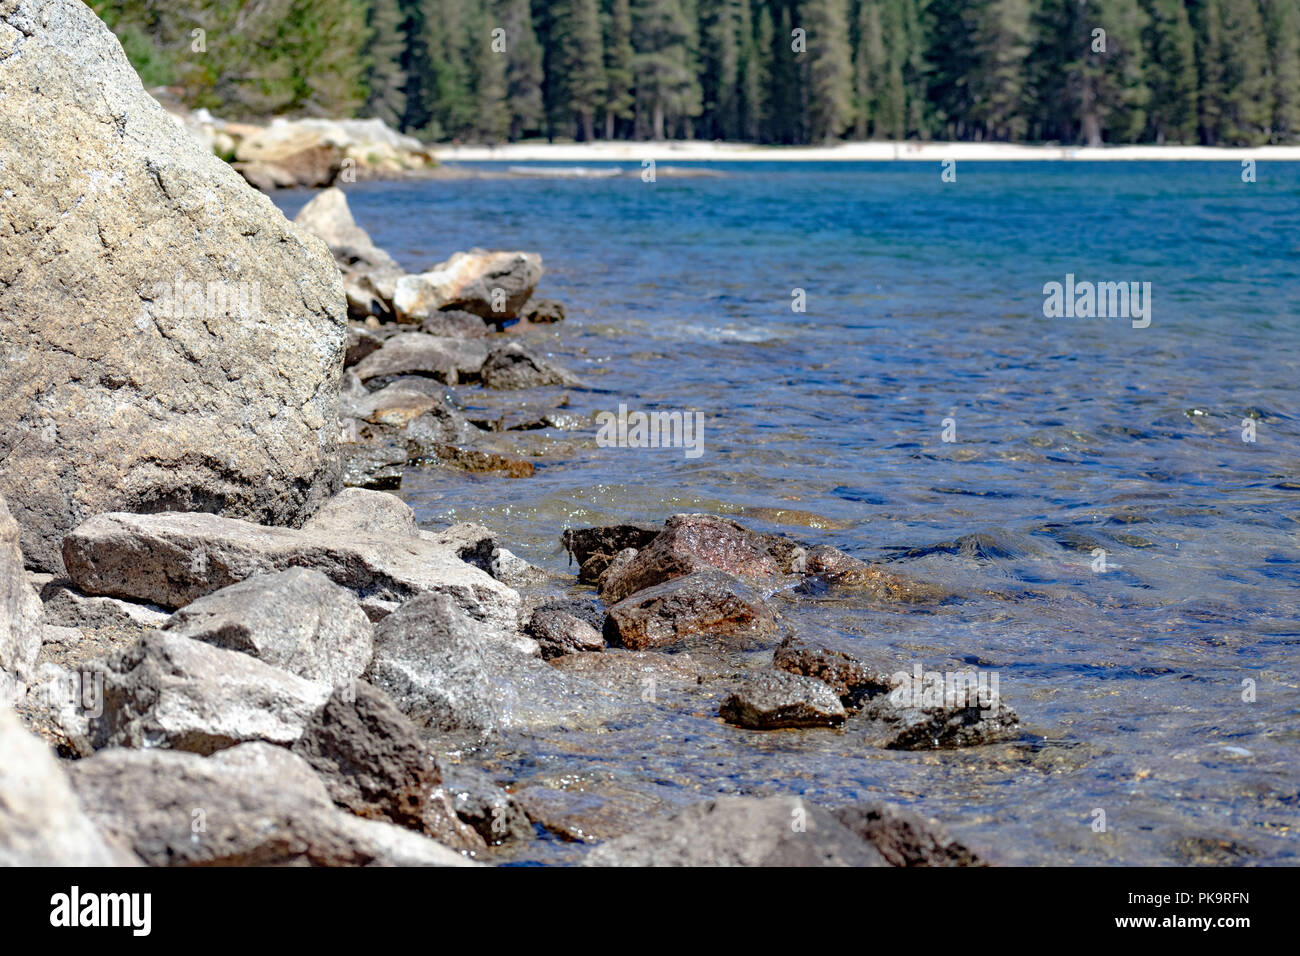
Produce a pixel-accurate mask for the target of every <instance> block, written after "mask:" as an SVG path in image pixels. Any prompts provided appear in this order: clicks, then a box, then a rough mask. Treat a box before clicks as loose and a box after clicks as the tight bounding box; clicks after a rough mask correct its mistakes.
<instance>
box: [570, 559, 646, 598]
mask: <svg viewBox="0 0 1300 956" xmlns="http://www.w3.org/2000/svg"><path fill="white" fill-rule="evenodd" d="M637 554H638V552H637V549H636V548H624V549H623V550H622V551H620V552H618V554H616V555H614V556H613V557H612V558H610V559H609V561H608V562H605V560H604V555H599V554H597V555H592V556H591V557H590V558H588V559H587V563H586V564H584V565H583V566H582V567H581V568H579V569H578V580H583V578H584V575H585V576H586V577H590V576H591V575H592V574H594V572H595V567H594V566H596V565H599V564H602V563H604V564H605V570H603V571H601V572H600V573H599V574H596V575H595V580H596V590H597V591H598V592H599V593H600V594H601V596H602V597H603V596H604V595H605V590H604V588H605V580H606V579H609V580H611V581H614V580H617V579H618V576H619V575H620V574H622V573H623V569H624V568H626V567H627V566H628V565H630V564H631V563H632V562H633V561H634V560H635V559H636V556H637Z"/></svg>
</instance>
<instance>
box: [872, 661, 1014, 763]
mask: <svg viewBox="0 0 1300 956" xmlns="http://www.w3.org/2000/svg"><path fill="white" fill-rule="evenodd" d="M969 677H970V678H971V681H972V682H973V681H974V680H975V677H976V675H975V674H974V672H973V671H972V672H970V673H969ZM954 678H955V675H954ZM890 679H891V682H892V683H893V689H892V690H890V692H889V693H888V694H880V695H877V696H876V697H873V698H871V699H870V700H869V701H867V703H866V704H865V705H864V706H863V708H862V711H861V712H860V714H859V715H858V716H857V717H856V718H855V720H854V723H855V724H858V725H859V727H860V730H861V732H862V733H863V734H864V735H865V738H866V740H867V742H868V743H870V744H871V745H872V746H875V747H882V748H884V749H887V750H940V749H948V748H953V747H974V746H979V745H981V744H988V743H995V742H997V741H1000V740H1009V739H1013V738H1014V737H1016V736H1017V735H1018V725H1019V722H1020V719H1019V717H1018V716H1017V715H1016V712H1015V710H1013V709H1012V708H1011V706H1010V705H1009V704H1007V703H1006V702H1005V701H1004V700H1002V698H1001V696H1000V695H999V694H997V692H996V687H994V688H992V690H991V693H988V694H985V695H981V694H979V692H978V691H977V690H976V689H975V686H974V685H973V684H971V685H968V684H966V683H965V682H964V681H962V682H960V683H955V684H954V685H953V686H949V684H948V681H946V680H945V675H939V674H937V673H936V674H933V675H926V676H924V677H922V676H917V675H916V674H908V673H906V672H899V673H897V674H893V675H890Z"/></svg>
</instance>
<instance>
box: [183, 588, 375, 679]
mask: <svg viewBox="0 0 1300 956" xmlns="http://www.w3.org/2000/svg"><path fill="white" fill-rule="evenodd" d="M163 630H164V631H166V632H167V633H168V634H173V635H175V636H177V637H188V638H191V639H192V640H196V641H202V642H203V643H205V644H211V645H213V646H214V647H223V648H225V649H226V650H231V651H239V652H241V653H244V654H248V655H251V656H252V657H256V658H257V659H258V660H259V661H262V662H263V663H266V664H270V665H271V666H272V667H279V668H281V669H283V670H286V671H288V672H289V673H291V674H297V675H298V676H299V677H303V678H305V679H307V680H311V681H323V682H324V683H326V684H332V685H333V684H340V683H344V682H348V681H352V680H354V679H355V678H357V677H360V676H361V674H362V673H363V672H364V671H365V669H366V666H367V665H368V664H369V663H370V655H371V653H372V651H373V642H374V626H373V625H372V624H371V623H370V619H369V618H368V617H366V615H365V612H364V611H362V610H361V605H360V604H358V603H357V599H356V597H355V596H354V595H353V593H352V592H351V591H349V590H348V589H347V588H345V587H342V586H340V585H338V584H335V583H334V582H333V581H331V580H330V579H329V578H327V577H326V576H325V575H324V574H322V573H321V572H319V571H314V570H310V569H308V568H289V569H287V570H285V571H277V572H275V573H274V574H254V575H253V576H252V577H249V578H245V579H244V580H243V581H240V582H238V583H237V584H232V585H230V586H229V587H225V588H222V589H221V590H220V591H214V592H213V593H211V594H208V595H205V596H203V597H201V598H199V599H198V600H197V601H194V602H192V603H190V604H188V605H186V606H185V607H183V608H181V609H180V610H179V611H177V612H176V613H175V614H173V615H172V616H171V619H170V620H168V621H167V623H166V624H165V625H163Z"/></svg>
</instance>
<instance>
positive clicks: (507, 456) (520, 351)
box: [294, 188, 583, 490]
mask: <svg viewBox="0 0 1300 956" xmlns="http://www.w3.org/2000/svg"><path fill="white" fill-rule="evenodd" d="M294 223H295V224H296V225H298V226H300V227H301V228H303V229H305V230H307V231H309V232H311V233H314V234H315V235H316V236H318V237H320V238H321V239H322V240H324V241H325V243H326V244H327V245H328V246H329V248H330V251H331V252H332V254H333V256H334V260H335V263H336V264H337V266H338V268H339V270H340V272H341V274H342V277H343V289H344V292H345V294H346V296H347V302H348V317H349V320H350V321H349V325H348V332H347V334H348V348H347V352H346V355H345V357H344V363H343V364H344V367H345V373H344V378H345V384H346V388H345V390H344V393H343V396H342V400H341V406H342V407H341V410H340V411H341V417H342V421H343V435H344V449H343V451H344V470H343V484H344V485H347V486H354V487H363V488H372V489H379V490H393V489H395V488H397V487H399V486H400V484H401V475H402V473H403V471H404V470H405V468H406V466H407V464H408V463H422V462H430V461H437V462H441V463H443V464H446V465H448V466H451V467H455V468H460V469H463V470H465V471H472V472H489V473H496V474H501V475H504V476H506V477H510V478H527V477H529V476H531V475H532V474H533V471H534V466H533V464H532V463H531V462H529V461H528V460H526V459H525V458H522V457H520V455H519V454H518V453H517V451H516V449H515V446H514V444H513V443H512V442H511V441H509V436H508V435H501V434H493V433H492V432H493V431H503V430H508V429H493V428H492V427H491V426H492V425H493V424H494V423H492V422H488V421H483V422H482V423H481V424H482V425H487V426H489V427H487V428H484V427H480V424H477V423H474V422H471V421H469V420H468V419H467V418H466V417H465V415H464V414H463V413H462V412H461V411H460V410H459V409H457V408H456V407H455V406H454V405H452V404H451V403H450V402H449V401H448V400H447V398H446V387H447V386H470V387H473V386H481V387H482V389H483V390H485V391H487V390H491V391H497V392H502V393H518V394H519V395H520V396H521V399H520V401H519V402H518V403H517V404H516V406H515V407H516V409H523V408H524V407H525V406H526V404H527V403H528V402H532V403H534V404H536V403H537V402H539V401H547V400H548V399H549V402H550V403H551V404H554V405H555V406H557V407H558V406H562V405H563V404H565V403H567V400H568V399H567V396H566V395H564V394H562V390H563V389H569V388H579V387H582V384H583V383H582V381H581V380H580V379H579V378H578V377H577V376H575V375H573V374H572V373H571V372H569V371H567V370H566V369H563V368H561V367H560V366H558V365H556V364H555V363H553V362H551V361H550V360H549V359H547V358H545V357H543V356H542V355H540V354H538V353H537V352H536V351H534V350H533V349H532V348H530V347H529V346H527V345H525V344H524V343H523V342H520V341H518V340H517V339H514V338H511V337H508V336H504V335H498V334H496V332H499V331H500V330H502V329H503V328H504V327H506V326H514V325H519V326H520V327H525V328H526V327H527V326H529V325H531V324H536V323H539V322H545V323H549V322H552V321H556V320H558V319H562V318H563V316H564V310H563V307H562V306H561V305H560V304H559V303H557V302H553V301H551V300H546V299H534V298H533V291H534V289H535V288H536V286H537V283H538V282H539V281H540V280H541V277H542V273H543V269H542V259H541V256H539V255H537V254H536V253H531V252H488V251H485V250H482V249H473V250H470V251H469V252H458V253H456V254H455V255H453V256H452V257H451V258H450V259H448V260H447V261H445V262H442V263H439V264H437V265H434V266H433V267H432V268H431V269H429V270H427V271H425V272H422V273H416V274H409V273H407V272H405V271H404V270H403V269H402V268H401V266H399V265H398V264H397V262H396V261H395V260H394V259H393V258H392V257H391V256H390V255H388V253H386V252H384V251H383V250H382V249H380V248H379V247H377V246H376V245H375V244H374V242H373V241H372V240H371V238H370V236H369V235H368V234H367V233H366V232H365V230H363V229H362V228H361V227H360V226H358V225H357V223H356V221H355V219H354V218H353V216H352V212H351V210H350V209H349V208H348V202H347V197H346V196H345V195H344V193H343V191H342V190H341V189H337V188H331V189H326V190H324V191H322V192H321V193H319V194H317V195H316V196H315V197H314V198H313V199H312V200H311V202H309V203H307V205H305V206H304V207H303V208H302V210H301V211H300V212H299V213H298V216H297V217H296V218H295V219H294ZM515 417H516V418H518V415H517V413H516V416H515ZM542 419H543V420H542V422H541V427H554V426H560V427H565V426H568V425H570V424H571V423H568V422H565V421H563V420H561V419H559V418H557V417H555V416H550V417H547V416H546V415H545V414H543V415H542ZM503 420H504V416H503V419H502V421H503ZM535 420H536V416H534V415H530V416H525V417H524V419H523V421H521V422H520V421H516V422H515V423H512V424H514V427H515V428H521V427H524V426H531V423H532V422H533V421H535Z"/></svg>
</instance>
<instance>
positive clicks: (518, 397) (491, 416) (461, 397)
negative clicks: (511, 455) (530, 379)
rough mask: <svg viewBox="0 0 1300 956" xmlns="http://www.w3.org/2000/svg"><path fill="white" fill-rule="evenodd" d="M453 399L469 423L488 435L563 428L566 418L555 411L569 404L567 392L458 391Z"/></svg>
mask: <svg viewBox="0 0 1300 956" xmlns="http://www.w3.org/2000/svg"><path fill="white" fill-rule="evenodd" d="M455 398H456V401H457V402H459V403H460V404H461V407H462V410H463V414H464V416H465V418H466V419H467V420H468V421H469V422H470V424H472V425H474V426H475V427H477V428H481V429H483V430H484V431H488V432H510V431H535V430H538V429H542V428H560V427H565V425H564V420H565V417H566V416H564V415H563V414H561V413H559V412H558V410H559V409H562V408H564V407H565V406H567V405H568V404H569V393H568V392H565V391H559V390H557V389H536V390H524V391H518V392H495V391H492V390H491V389H483V388H480V389H475V390H473V391H468V390H460V391H459V392H458V393H457V394H456V396H455Z"/></svg>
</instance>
